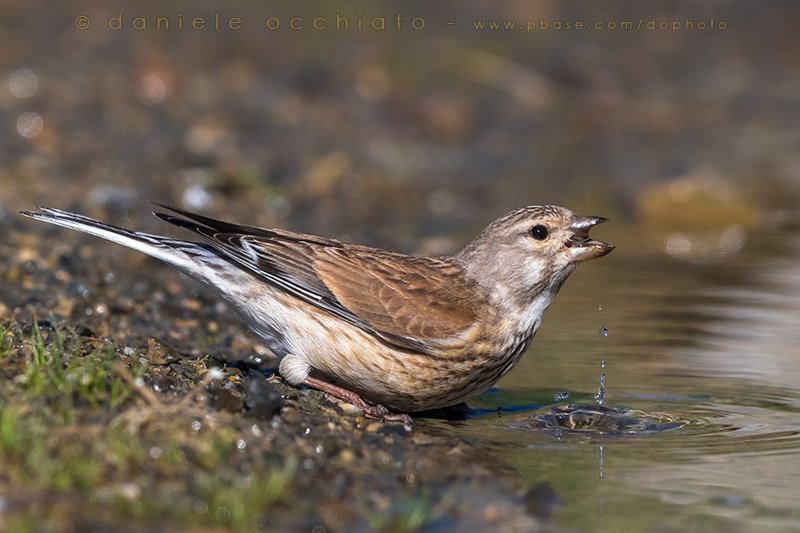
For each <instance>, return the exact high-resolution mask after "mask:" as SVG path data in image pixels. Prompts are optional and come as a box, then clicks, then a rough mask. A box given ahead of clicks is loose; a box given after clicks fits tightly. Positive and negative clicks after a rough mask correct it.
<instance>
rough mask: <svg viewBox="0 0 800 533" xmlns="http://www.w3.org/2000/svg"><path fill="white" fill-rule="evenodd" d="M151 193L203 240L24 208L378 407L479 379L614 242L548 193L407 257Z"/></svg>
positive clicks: (421, 405)
mask: <svg viewBox="0 0 800 533" xmlns="http://www.w3.org/2000/svg"><path fill="white" fill-rule="evenodd" d="M156 205H159V206H160V207H162V208H164V209H166V210H168V211H171V212H173V213H176V214H168V213H161V212H154V213H153V214H155V215H156V216H157V217H159V218H161V219H163V220H166V221H167V222H170V223H171V224H175V225H176V226H180V227H182V228H186V229H188V230H190V231H192V232H194V233H196V234H198V235H199V236H200V237H201V238H202V242H200V243H197V242H188V241H183V240H177V239H171V238H167V237H161V236H157V235H149V234H146V233H140V232H136V231H130V230H126V229H123V228H119V227H116V226H111V225H109V224H105V223H103V222H99V221H97V220H94V219H91V218H88V217H84V216H82V215H77V214H73V213H68V212H65V211H60V210H58V209H51V208H47V207H40V208H39V209H40V211H39V212H23V213H22V214H23V215H26V216H29V217H32V218H35V219H38V220H43V221H45V222H50V223H52V224H57V225H59V226H64V227H67V228H71V229H75V230H79V231H84V232H86V233H90V234H92V235H96V236H98V237H102V238H104V239H108V240H110V241H113V242H116V243H119V244H122V245H123V246H127V247H130V248H133V249H135V250H139V251H140V252H144V253H146V254H149V255H151V256H153V257H156V258H158V259H161V260H163V261H166V262H167V263H170V264H173V265H175V266H177V267H178V268H180V269H181V270H182V271H183V272H185V273H186V274H188V275H189V276H191V277H193V278H194V279H196V280H198V281H200V282H201V283H203V284H205V285H208V286H210V287H211V288H213V289H214V290H216V291H217V292H218V293H220V294H221V295H222V297H223V298H225V299H226V300H227V301H228V302H230V303H231V304H232V305H233V307H234V308H235V309H237V310H238V311H239V312H240V313H241V315H242V316H243V317H244V318H245V320H246V321H247V322H248V324H249V325H250V327H252V328H253V329H254V330H255V331H256V332H257V333H258V334H259V335H260V336H262V337H263V338H264V339H265V340H266V342H267V344H268V346H269V348H270V350H272V351H273V352H274V353H275V355H277V356H278V357H279V358H280V360H281V361H280V367H279V371H280V373H281V375H282V376H283V377H284V378H285V379H286V380H287V381H289V382H290V383H292V384H294V385H300V384H305V385H308V386H310V387H313V388H316V389H320V390H322V391H325V392H326V393H327V394H328V395H330V396H332V397H334V398H336V399H339V400H342V401H345V402H348V403H351V404H354V405H356V406H357V407H359V408H361V409H363V410H364V411H365V413H366V414H368V415H370V416H374V417H377V418H384V419H400V420H405V421H408V420H409V418H408V416H407V415H402V414H401V415H398V414H392V413H389V411H388V410H387V409H386V407H388V408H391V409H394V410H397V411H406V412H413V411H422V410H428V409H435V408H440V407H447V406H450V405H455V404H457V403H460V402H463V401H464V400H466V399H468V398H470V397H472V396H474V395H477V394H480V393H482V392H484V391H485V390H487V389H488V388H489V387H491V386H492V385H493V384H494V383H495V382H496V381H497V380H498V379H500V377H501V376H503V375H504V374H505V373H506V372H508V371H509V370H511V368H513V367H514V365H515V364H516V363H517V361H519V359H520V357H521V356H522V354H523V353H524V352H525V351H526V350H527V349H528V346H529V345H530V343H531V340H532V339H533V336H534V334H535V333H536V330H537V329H538V328H539V324H540V323H541V320H542V314H543V313H544V311H545V309H546V308H547V306H548V305H550V302H551V301H552V300H553V298H554V297H555V295H556V293H557V292H558V290H559V289H560V288H561V285H562V284H563V283H564V281H565V280H566V279H567V277H568V276H569V275H570V273H572V271H573V270H574V269H575V267H576V265H577V264H578V263H579V262H581V261H586V260H589V259H594V258H597V257H601V256H603V255H606V254H607V253H609V252H610V251H611V250H613V249H614V246H612V245H610V244H607V243H604V242H601V241H596V240H592V239H591V238H590V237H589V230H590V229H591V228H592V227H593V226H595V225H596V224H599V223H601V222H605V221H606V219H605V218H600V217H587V216H580V215H576V214H574V213H572V212H571V211H569V210H568V209H565V208H563V207H557V206H549V205H548V206H530V207H523V208H522V209H517V210H516V211H512V212H511V213H509V214H507V215H506V216H504V217H501V218H499V219H497V220H495V221H494V222H492V223H491V224H490V225H489V226H488V227H487V228H486V229H485V230H484V231H483V233H481V234H480V235H479V236H478V237H477V238H475V240H473V241H472V242H471V243H469V244H468V245H467V246H466V247H465V248H464V249H463V250H461V251H460V252H458V253H457V254H456V255H454V256H452V257H412V256H408V255H403V254H399V253H393V252H388V251H385V250H380V249H377V248H369V247H366V246H359V245H355V244H347V243H343V242H340V241H337V240H333V239H326V238H323V237H315V236H312V235H303V234H298V233H292V232H289V231H285V230H280V229H264V228H258V227H253V226H244V225H239V224H231V223H228V222H221V221H219V220H214V219H211V218H207V217H205V216H202V215H198V214H195V213H191V212H189V211H185V210H183V209H180V208H178V207H172V206H168V205H161V204H156ZM362 396H363V398H365V399H367V400H369V401H370V402H372V404H368V403H366V402H365V401H364V400H363V399H362V398H361V397H362ZM384 406H386V407H384Z"/></svg>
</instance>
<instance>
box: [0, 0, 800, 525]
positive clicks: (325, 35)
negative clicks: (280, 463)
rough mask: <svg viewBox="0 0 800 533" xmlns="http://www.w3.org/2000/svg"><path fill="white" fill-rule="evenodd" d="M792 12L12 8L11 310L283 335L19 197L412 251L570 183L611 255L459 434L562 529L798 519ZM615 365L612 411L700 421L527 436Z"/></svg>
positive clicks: (91, 1)
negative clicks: (246, 320) (30, 213)
mask: <svg viewBox="0 0 800 533" xmlns="http://www.w3.org/2000/svg"><path fill="white" fill-rule="evenodd" d="M196 19H202V21H198V20H196ZM578 23H581V24H582V25H583V29H581V30H577V29H574V28H575V26H576V25H577V24H578ZM167 24H168V25H169V28H168V29H166V28H165V25H167ZM567 24H569V25H570V26H571V27H572V28H573V29H570V30H567V29H565V27H566V26H567ZM601 24H602V29H601V26H600V25H601ZM159 25H160V27H159ZM193 25H194V26H203V27H202V28H200V29H195V28H193V27H192V26H193ZM315 25H316V26H317V27H319V28H323V27H324V29H316V28H315ZM398 25H399V28H398ZM293 26H294V27H295V28H298V29H293ZM300 26H302V27H300ZM337 26H338V27H337ZM345 26H346V28H345ZM380 28H383V29H380ZM559 28H561V29H559ZM590 28H591V29H590ZM628 28H630V29H628ZM798 28H800V9H798V6H797V5H796V4H795V3H794V2H789V1H768V2H759V3H754V2H748V1H743V0H742V1H735V0H734V1H721V0H709V1H702V0H697V1H692V0H687V1H657V2H648V3H646V4H645V3H642V2H630V1H611V2H602V3H601V2H593V1H588V0H587V1H581V0H577V1H576V0H567V1H555V0H542V1H537V2H529V1H511V0H505V1H497V2H492V3H466V2H457V1H454V0H453V1H444V0H440V1H437V2H424V1H421V0H409V1H403V2H399V1H392V2H380V3H377V2H367V1H355V2H348V3H344V2H323V1H307V2H302V3H299V2H286V1H273V2H269V3H244V2H238V1H234V2H220V1H215V2H211V1H208V0H201V1H194V2H178V1H165V2H139V3H133V2H127V3H125V2H119V1H110V2H109V1H99V0H78V1H74V2H69V3H66V2H60V3H59V2H45V1H42V0H38V1H32V2H31V1H15V0H3V1H2V3H0V127H2V135H0V228H1V229H2V230H3V232H4V234H5V235H7V238H4V239H0V258H2V263H3V265H4V267H3V268H2V269H0V317H2V318H3V319H10V320H12V321H15V322H16V323H18V325H19V327H20V328H21V329H24V325H25V324H30V322H31V320H32V317H44V316H48V313H52V315H51V316H53V317H54V318H55V319H56V320H64V321H67V322H68V323H69V324H73V325H84V326H86V327H88V328H89V329H90V331H91V332H94V333H95V334H97V335H101V336H110V337H113V338H115V339H116V340H117V342H120V343H122V344H121V345H123V346H134V347H135V346H141V345H143V344H144V341H143V339H145V338H146V337H148V336H150V335H158V336H168V337H167V340H168V341H169V342H170V343H172V344H174V345H175V346H176V347H177V348H178V349H180V350H181V351H182V352H183V353H191V354H193V355H194V356H198V357H200V356H204V355H206V354H211V355H212V356H219V357H220V358H221V359H225V358H229V359H235V358H237V357H238V358H247V357H249V358H250V360H255V359H254V354H257V355H258V356H259V357H261V356H265V355H268V354H264V353H263V352H264V348H263V346H260V345H259V341H258V339H257V338H255V336H253V335H245V334H244V333H243V328H242V327H241V325H240V324H239V322H238V321H236V320H235V319H233V318H231V317H230V316H229V313H228V312H227V311H226V309H225V307H224V306H220V305H218V304H217V300H216V299H215V298H214V297H213V296H212V295H210V294H209V293H208V292H207V291H205V290H204V289H203V288H202V287H200V286H198V285H197V284H195V283H194V282H192V281H190V280H188V279H187V278H185V277H182V276H178V275H176V273H175V272H174V271H173V270H172V269H170V268H169V267H166V266H163V267H162V265H160V264H159V263H158V262H157V261H155V260H153V259H149V258H145V257H143V256H141V255H140V254H137V253H135V252H129V251H124V252H123V251H121V249H120V248H119V247H117V246H116V245H112V244H107V243H100V242H99V241H98V240H97V239H94V238H92V237H88V236H85V235H81V234H77V233H74V232H68V231H66V230H62V229H60V228H53V227H47V226H45V225H43V224H39V223H37V222H34V221H30V220H27V219H23V218H22V217H20V216H19V215H18V214H17V211H18V210H20V209H32V208H33V207H34V206H36V205H46V206H53V207H58V208H62V209H67V210H73V211H76V212H80V213H83V214H86V215H90V216H93V217H96V218H99V219H102V220H106V221H110V222H112V223H116V224H119V225H124V226H126V227H131V228H136V229H140V230H144V231H149V232H154V233H168V234H172V235H181V233H180V232H179V231H176V230H174V229H172V228H169V227H166V226H167V225H166V224H164V223H162V222H161V221H159V220H157V219H156V218H155V217H152V216H151V215H150V213H149V211H150V209H151V208H152V206H150V205H149V204H148V203H147V202H148V201H149V200H154V201H159V202H163V203H172V204H176V205H180V206H183V207H185V208H187V209H191V210H196V211H201V212H203V213H205V214H207V215H210V216H214V217H217V218H223V219H226V220H231V221H236V222H242V223H247V224H251V225H257V226H266V227H282V228H287V229H290V230H294V231H300V232H307V233H313V234H320V235H325V236H329V237H335V238H339V239H343V240H347V241H351V242H357V243H362V244H368V245H373V246H379V247H383V248H388V249H392V250H397V251H402V252H408V253H418V254H448V253H452V252H454V251H456V250H457V249H459V248H460V247H461V246H463V245H464V244H465V243H466V242H468V241H469V240H470V239H472V238H473V237H474V236H475V235H476V234H477V233H478V232H479V231H481V230H482V229H483V228H484V227H485V226H486V225H487V224H488V223H489V222H490V221H491V220H493V219H495V218H496V217H498V216H500V215H502V214H504V213H506V212H508V211H510V210H512V209H515V208H518V207H520V206H523V205H530V204H542V203H554V204H559V205H564V206H566V207H568V208H570V209H572V210H573V211H576V212H578V213H582V214H588V215H599V216H605V217H608V218H610V219H611V220H612V222H610V223H608V224H604V225H603V226H601V227H599V228H597V229H596V230H593V234H594V235H595V236H596V237H598V238H601V239H604V240H608V241H609V242H612V243H613V244H615V245H617V249H616V250H615V251H614V253H612V254H611V255H609V256H608V257H606V258H603V259H602V260H600V261H597V262H592V263H591V264H589V265H585V266H582V267H581V268H580V269H578V271H577V272H576V273H575V274H574V275H573V276H572V278H571V279H570V281H569V282H568V283H567V284H566V285H565V287H564V289H563V290H562V291H561V294H560V295H559V297H558V298H557V299H556V301H555V302H554V304H553V306H552V308H551V309H550V310H549V311H548V313H547V315H546V316H545V320H544V323H543V326H542V328H541V330H540V332H539V333H538V335H537V339H536V341H535V342H534V343H533V346H532V349H531V351H532V353H530V354H527V355H526V356H525V357H524V358H523V359H522V361H521V363H520V365H519V366H518V367H517V368H516V369H515V370H514V371H513V372H511V373H509V374H508V376H507V377H505V378H504V379H503V380H502V381H501V382H500V383H499V384H498V387H497V388H496V389H493V390H492V391H489V392H488V393H487V394H485V395H483V396H482V397H480V398H476V399H475V400H473V401H471V402H470V406H471V407H473V408H477V409H483V411H480V412H479V414H480V413H483V416H476V417H475V418H474V419H471V420H469V421H467V422H465V423H462V424H452V425H450V424H445V423H444V422H443V423H442V425H441V427H439V426H436V427H439V428H440V429H441V430H442V432H443V434H445V435H447V436H448V439H449V438H450V437H452V436H464V437H465V438H466V439H468V440H469V442H472V443H475V445H476V446H478V447H479V448H480V449H481V450H482V451H481V453H482V455H483V456H485V457H486V459H487V461H488V462H489V464H490V465H491V471H493V472H499V471H500V470H501V469H500V468H497V467H496V465H497V464H498V463H494V462H492V461H498V462H499V463H502V464H503V465H505V466H504V467H503V469H502V470H503V472H505V473H504V475H508V473H509V471H512V472H513V473H512V474H510V475H511V476H512V477H514V479H520V480H522V482H523V484H525V485H526V486H527V487H532V488H533V489H536V487H542V486H545V487H546V488H548V490H550V488H552V490H553V491H554V494H557V495H558V498H555V497H553V498H550V499H551V500H553V501H556V500H558V503H552V504H551V505H552V506H554V507H555V508H556V510H555V511H554V516H556V522H557V524H558V525H559V526H563V528H565V529H568V530H573V531H574V530H579V531H602V530H606V531H666V530H670V531H697V530H700V529H698V528H701V529H703V530H704V531H725V532H726V533H727V532H730V531H779V530H780V531H790V530H796V529H797V525H798V524H800V514H799V513H798V510H797V501H798V498H800V494H798V485H797V479H798V476H800V461H798V460H797V458H798V457H800V387H798V383H800V367H799V366H798V364H797V355H798V352H797V346H798V345H800V337H799V336H798V330H797V324H798V323H799V322H798V309H800V274H799V273H800V271H799V270H798V268H797V264H798V260H800V238H799V237H800V234H799V233H798V229H800V223H798V220H799V219H798V215H800V210H798V207H797V206H798V201H800V127H798V125H800V33H799V32H798ZM144 273H146V275H144ZM165 330H166V332H165ZM259 360H260V359H259ZM601 374H602V375H603V379H604V380H605V378H606V375H607V378H608V379H607V380H605V381H604V382H603V383H604V384H605V392H606V400H607V401H606V405H610V406H613V407H619V408H621V407H626V408H631V409H635V410H637V411H636V412H637V413H640V414H642V413H645V414H647V413H650V414H653V413H655V415H653V416H654V417H655V418H662V419H664V420H669V421H677V422H675V423H676V424H678V425H680V426H681V428H683V429H681V430H679V431H675V432H666V431H665V432H662V433H657V435H656V436H653V435H650V434H648V435H644V436H643V438H641V439H638V437H640V436H642V435H633V436H632V437H635V438H632V439H624V438H619V439H615V438H611V439H608V440H603V439H600V440H598V439H597V438H596V436H587V437H581V436H578V437H575V438H572V439H570V438H566V439H564V440H562V439H561V436H562V435H561V433H558V432H556V433H555V436H554V435H552V434H543V433H542V432H540V431H539V432H537V431H526V430H525V429H524V427H530V426H529V425H528V426H523V429H521V428H520V427H519V426H516V427H511V426H509V424H508V422H509V421H514V420H516V421H520V420H521V421H522V422H523V424H527V423H528V420H529V418H530V417H531V416H532V412H533V411H534V410H536V409H539V408H543V406H547V405H548V404H552V403H553V402H554V401H555V400H554V398H555V399H558V397H559V395H561V394H562V393H570V394H571V397H570V400H569V401H570V402H573V401H574V402H576V403H581V402H583V403H589V404H593V402H594V400H593V394H594V393H595V390H596V389H597V387H598V383H599V382H598V377H599V376H600V375H601ZM562 397H563V396H562ZM486 413H489V414H486ZM633 416H636V415H633ZM425 423H427V424H428V425H427V426H425V425H424V424H423V428H431V427H434V426H435V425H436V424H437V422H436V421H430V420H428V421H426V422H425ZM656 429H659V428H656ZM434 440H435V439H434ZM398 442H402V446H403V448H404V449H406V447H407V443H406V441H398ZM437 442H438V441H437ZM412 450H413V449H412ZM483 450H486V453H483ZM411 453H416V452H413V451H412V452H411ZM426 465H427V463H426ZM509 465H510V466H511V467H512V468H511V469H510V470H508V469H506V467H507V466H509ZM461 466H463V467H464V469H468V468H469V466H467V465H466V464H464V465H460V466H459V467H461ZM472 466H474V465H472ZM467 474H468V475H469V472H467ZM419 475H420V476H423V474H419ZM424 475H425V476H428V479H433V478H434V477H435V475H434V474H433V473H432V471H426V473H425V474H424ZM370 479H371V478H370ZM392 479H393V480H394V478H392ZM419 479H422V477H420V478H419ZM444 479H445V480H446V481H445V483H450V481H449V480H450V479H451V478H450V477H446V476H445V478H444ZM397 483H401V484H405V481H399V482H397V481H396V480H394V481H391V482H390V483H388V484H387V485H386V486H387V487H389V488H388V489H387V491H386V494H388V495H390V496H387V498H390V499H391V498H393V497H394V496H395V495H396V493H397V492H396V490H395V486H396V484H397ZM542 484H543V485H542ZM319 486H324V484H321V485H319ZM404 486H405V485H404ZM315 487H316V485H315ZM545 492H547V491H545ZM34 499H35V500H38V498H34ZM533 499H534V500H535V501H536V502H539V500H540V498H538V496H537V497H535V498H533ZM544 499H545V500H546V499H547V498H544ZM310 501H315V500H310ZM464 501H466V505H467V506H470V502H469V501H467V500H464ZM509 501H512V500H509ZM513 501H515V502H518V500H513ZM0 503H2V500H0ZM529 505H531V504H529ZM537 505H538V503H537ZM476 508H477V507H476ZM481 509H482V507H481ZM494 513H495V514H496V515H497V514H498V511H496V509H495V511H494ZM499 514H500V515H502V514H503V513H502V511H501V512H499ZM464 523H465V524H467V527H466V529H465V530H469V524H473V523H472V522H470V521H469V520H466V521H465V522H464ZM698 524H699V525H698ZM659 528H660V529H659ZM554 530H559V529H558V528H555V529H554Z"/></svg>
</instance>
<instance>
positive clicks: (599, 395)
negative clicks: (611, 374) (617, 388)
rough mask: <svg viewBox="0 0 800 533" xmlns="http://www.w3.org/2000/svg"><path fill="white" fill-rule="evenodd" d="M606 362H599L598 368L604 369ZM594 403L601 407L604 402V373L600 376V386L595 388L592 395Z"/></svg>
mask: <svg viewBox="0 0 800 533" xmlns="http://www.w3.org/2000/svg"><path fill="white" fill-rule="evenodd" d="M605 367H606V362H605V361H600V368H605ZM594 401H596V402H597V403H598V404H600V405H603V402H604V401H606V373H605V372H603V373H602V374H600V386H599V387H597V392H596V393H595V394H594Z"/></svg>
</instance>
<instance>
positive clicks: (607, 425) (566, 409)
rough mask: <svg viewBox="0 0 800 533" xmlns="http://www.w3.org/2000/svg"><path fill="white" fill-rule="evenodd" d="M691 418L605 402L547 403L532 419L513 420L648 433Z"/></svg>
mask: <svg viewBox="0 0 800 533" xmlns="http://www.w3.org/2000/svg"><path fill="white" fill-rule="evenodd" d="M688 423H689V422H688V421H687V420H680V419H678V418H675V417H672V416H670V415H667V414H664V413H645V412H644V411H636V410H633V409H614V408H611V407H603V406H602V405H583V404H578V405H576V404H570V405H556V406H553V407H546V408H544V409H542V410H541V411H540V412H539V413H538V414H536V415H534V417H533V418H531V419H530V420H526V421H524V422H514V423H512V424H510V425H511V426H512V427H514V428H517V429H537V430H545V431H555V432H557V433H558V434H561V433H563V432H564V431H566V432H575V433H595V434H602V435H631V436H636V435H646V434H650V433H657V432H661V431H666V430H668V429H676V428H679V427H683V426H685V425H686V424H688Z"/></svg>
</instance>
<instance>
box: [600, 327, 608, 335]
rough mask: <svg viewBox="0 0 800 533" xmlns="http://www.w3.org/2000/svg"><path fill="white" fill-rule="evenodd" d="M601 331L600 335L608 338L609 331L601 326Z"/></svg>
mask: <svg viewBox="0 0 800 533" xmlns="http://www.w3.org/2000/svg"><path fill="white" fill-rule="evenodd" d="M599 331H600V335H601V336H603V337H608V330H607V329H606V328H605V327H603V326H600V330H599Z"/></svg>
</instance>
